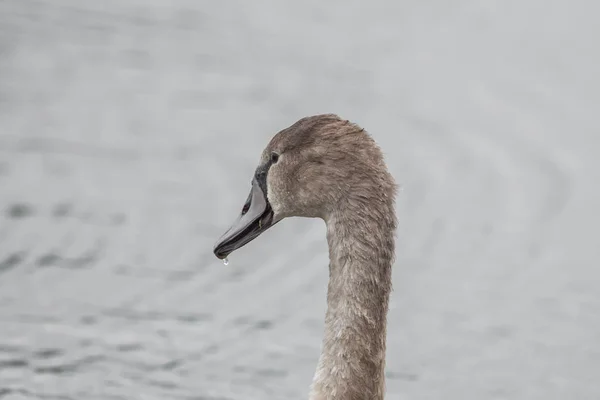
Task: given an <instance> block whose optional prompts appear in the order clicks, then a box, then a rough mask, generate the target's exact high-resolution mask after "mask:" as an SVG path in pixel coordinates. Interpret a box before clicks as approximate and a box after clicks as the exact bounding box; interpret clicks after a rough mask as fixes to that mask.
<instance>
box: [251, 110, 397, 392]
mask: <svg viewBox="0 0 600 400" xmlns="http://www.w3.org/2000/svg"><path fill="white" fill-rule="evenodd" d="M273 152H276V153H277V154H279V161H278V162H277V163H276V164H275V165H273V166H272V167H271V170H270V172H269V175H268V178H267V181H268V198H269V202H270V203H271V205H272V207H273V210H274V212H275V215H276V218H278V219H279V218H284V217H288V216H304V217H318V218H322V219H323V220H324V221H325V222H326V224H327V241H328V244H329V257H330V265H329V268H330V279H329V285H328V293H327V314H326V317H325V332H324V339H323V348H322V354H321V358H320V360H319V364H318V367H317V371H316V373H315V377H314V380H313V385H312V389H311V397H310V398H311V399H313V400H317V399H336V400H342V399H343V400H380V399H383V397H384V392H385V379H384V376H385V375H384V368H385V349H386V319H387V313H388V301H389V295H390V292H391V290H392V285H391V267H392V264H393V261H394V254H395V231H396V226H397V219H396V214H395V197H396V188H397V186H396V183H395V182H394V179H393V177H392V176H391V175H390V173H389V172H388V169H387V167H386V164H385V161H384V158H383V155H382V152H381V150H380V148H379V147H378V146H377V144H376V143H375V141H374V140H373V139H372V138H371V136H370V135H369V134H368V133H367V132H366V131H365V130H364V129H362V128H361V127H359V126H358V125H356V124H354V123H351V122H349V121H347V120H343V119H341V118H339V117H338V116H336V115H334V114H324V115H316V116H311V117H306V118H302V119H301V120H299V121H298V122H296V123H295V124H293V125H291V126H290V127H288V128H286V129H284V130H282V131H280V132H279V133H277V134H276V135H275V136H274V137H273V139H272V140H271V141H270V143H269V145H268V146H267V147H266V149H265V150H264V152H263V154H262V160H263V161H266V160H268V159H269V157H270V155H271V154H272V153H273Z"/></svg>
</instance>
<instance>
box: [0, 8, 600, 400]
mask: <svg viewBox="0 0 600 400" xmlns="http://www.w3.org/2000/svg"><path fill="white" fill-rule="evenodd" d="M599 13H600V3H598V2H593V1H584V0H573V1H569V2H567V1H554V0H520V1H511V0H508V1H488V0H485V1H472V0H471V1H469V0H457V1H452V2H449V1H435V0H433V1H417V0H403V1H384V0H376V1H371V2H358V1H340V0H336V1H327V2H324V1H315V0H307V1H302V2H300V1H297V2H295V1H275V0H257V1H240V0H232V1H220V2H217V1H210V2H209V1H197V0H195V1H192V0H172V1H166V0H165V1H159V0H105V1H90V0H88V1H83V0H35V1H33V0H2V1H0V399H2V400H17V399H52V400H55V399H56V400H63V399H64V400H67V399H73V400H95V399H107V400H110V399H114V400H121V399H123V400H130V399H156V400H159V399H160V400H162V399H189V400H191V399H196V400H201V399H202V400H208V399H212V400H217V399H218V400H234V399H235V400H242V399H244V400H253V399H269V400H271V399H272V400H274V399H306V398H307V394H308V387H309V385H310V381H311V378H312V374H313V371H314V369H315V366H316V362H317V359H318V356H319V349H320V345H321V336H322V329H323V317H324V312H325V306H326V304H325V291H326V286H327V278H328V271H327V263H328V259H327V247H326V242H325V227H324V224H323V222H321V221H318V220H304V219H291V220H289V221H284V222H282V223H280V224H278V225H277V226H276V227H275V228H273V229H271V230H270V231H268V232H267V233H265V234H264V235H263V236H261V237H260V238H259V239H258V240H256V241H254V242H252V243H251V244H249V245H248V246H246V247H245V248H244V249H242V250H240V251H238V252H237V253H234V254H233V255H232V256H231V257H230V263H229V265H227V266H224V265H223V263H222V262H221V261H219V260H217V259H216V258H215V257H214V256H213V255H212V245H213V243H214V242H215V241H216V239H217V238H218V237H219V236H220V235H221V234H222V233H223V232H224V230H225V229H226V228H227V227H228V225H229V224H230V223H231V222H232V220H233V219H234V217H235V215H236V214H237V213H238V212H239V210H240V207H241V206H242V204H243V202H244V200H245V198H246V195H247V192H248V190H249V185H250V178H251V176H252V173H253V170H254V168H255V166H256V162H257V161H258V158H259V155H260V152H261V151H262V149H263V147H264V146H265V145H266V143H267V141H268V140H269V138H270V137H271V136H272V135H273V134H275V133H276V132H277V131H278V130H280V129H282V128H284V127H286V126H288V125H290V124H291V123H293V122H295V121H296V120H297V119H299V118H301V117H303V116H306V115H310V114H320V113H328V112H334V113H337V114H339V115H341V116H342V117H344V118H348V119H350V120H352V121H354V122H357V123H358V124H360V125H361V126H363V127H364V128H366V129H367V130H368V131H369V132H371V133H372V135H373V136H374V137H375V139H376V140H377V141H378V142H379V144H380V145H381V147H382V148H383V150H384V152H385V154H386V157H387V162H388V164H389V167H390V169H391V170H392V172H393V174H394V176H395V177H396V179H397V181H398V182H399V183H400V184H401V185H402V189H403V190H402V191H401V192H400V193H399V196H398V202H397V204H398V217H399V220H400V228H399V230H398V249H397V261H396V264H395V267H394V288H395V290H394V293H393V295H392V299H391V309H390V313H389V329H388V352H387V360H388V361H387V388H388V395H387V398H388V399H413V400H416V399H432V400H433V399H473V400H480V399H494V400H497V399H511V400H517V399H519V400H536V399H540V400H567V399H569V400H570V399H573V400H597V399H600V383H599V382H600V262H599V259H600V251H599V250H598V248H599V247H598V244H599V243H600V241H599V239H598V226H600V212H599V206H600V186H599V182H600V158H599V157H598V154H599V150H600V143H599V142H600V123H598V118H599V117H598V115H599V111H600V75H599V74H598V71H599V67H598V66H599V62H600V47H599V46H598V38H599V37H600V27H599V25H598V15H599Z"/></svg>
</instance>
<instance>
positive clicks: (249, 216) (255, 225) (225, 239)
mask: <svg viewBox="0 0 600 400" xmlns="http://www.w3.org/2000/svg"><path fill="white" fill-rule="evenodd" d="M261 186H266V185H260V184H259V182H258V181H257V179H256V178H254V179H253V180H252V189H251V190H250V195H249V196H248V199H247V200H246V204H244V207H243V208H242V213H241V214H240V216H239V217H238V219H237V220H236V221H235V222H234V223H233V225H232V226H231V228H229V230H228V231H227V232H225V234H224V235H223V236H221V238H220V239H219V240H218V241H217V243H216V244H215V247H214V249H213V252H214V253H215V256H217V258H219V259H224V258H226V257H227V256H228V255H229V254H231V253H232V252H233V251H234V250H237V249H239V248H240V247H242V246H244V245H245V244H247V243H249V242H251V241H252V240H254V239H255V238H257V237H258V236H259V235H260V234H261V233H263V232H264V231H266V230H267V229H269V228H270V227H271V226H273V225H274V224H275V223H274V222H273V210H272V209H271V205H270V204H269V200H268V199H267V195H266V187H265V188H264V189H265V190H263V188H261Z"/></svg>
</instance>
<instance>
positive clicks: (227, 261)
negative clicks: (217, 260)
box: [223, 257, 229, 265]
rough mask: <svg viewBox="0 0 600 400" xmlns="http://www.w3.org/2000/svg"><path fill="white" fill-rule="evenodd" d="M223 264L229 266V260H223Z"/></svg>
mask: <svg viewBox="0 0 600 400" xmlns="http://www.w3.org/2000/svg"><path fill="white" fill-rule="evenodd" d="M223 264H225V265H227V264H229V259H228V258H227V257H225V258H224V259H223Z"/></svg>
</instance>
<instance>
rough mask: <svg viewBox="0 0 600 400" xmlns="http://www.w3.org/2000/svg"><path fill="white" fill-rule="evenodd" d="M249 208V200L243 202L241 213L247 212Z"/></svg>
mask: <svg viewBox="0 0 600 400" xmlns="http://www.w3.org/2000/svg"><path fill="white" fill-rule="evenodd" d="M249 209H250V202H247V203H246V204H244V207H242V215H246V213H247V212H248V210H249Z"/></svg>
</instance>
